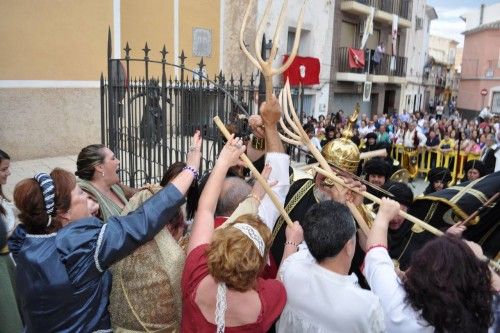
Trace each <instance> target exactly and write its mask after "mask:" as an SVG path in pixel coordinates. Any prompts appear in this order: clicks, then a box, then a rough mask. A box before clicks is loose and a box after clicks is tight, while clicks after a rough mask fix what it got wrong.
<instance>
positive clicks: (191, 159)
mask: <svg viewBox="0 0 500 333" xmlns="http://www.w3.org/2000/svg"><path fill="white" fill-rule="evenodd" d="M202 141H203V140H202V138H201V132H200V131H199V130H197V131H196V132H195V133H194V135H193V138H192V144H191V147H189V152H188V154H187V158H186V164H187V165H189V166H190V167H192V168H194V169H195V170H198V168H199V167H200V160H201V143H202Z"/></svg>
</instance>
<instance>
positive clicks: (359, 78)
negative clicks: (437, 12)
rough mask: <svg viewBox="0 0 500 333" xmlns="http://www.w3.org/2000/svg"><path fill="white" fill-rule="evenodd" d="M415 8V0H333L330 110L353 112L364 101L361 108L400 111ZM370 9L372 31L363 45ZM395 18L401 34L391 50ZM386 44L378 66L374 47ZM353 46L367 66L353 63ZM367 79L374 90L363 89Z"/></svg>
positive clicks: (367, 112) (364, 109) (365, 109)
mask: <svg viewBox="0 0 500 333" xmlns="http://www.w3.org/2000/svg"><path fill="white" fill-rule="evenodd" d="M412 6H413V5H412V1H407V0H337V1H336V2H335V20H334V34H335V37H334V39H333V45H332V49H333V51H332V68H331V69H332V81H333V85H332V86H331V92H330V103H329V106H330V111H332V112H336V111H338V110H339V109H342V110H344V111H346V112H347V113H350V111H351V110H352V109H353V108H354V105H355V104H356V103H357V102H360V106H361V111H362V112H363V113H366V114H381V113H383V112H388V113H393V112H396V111H398V109H399V106H400V100H401V98H402V96H401V88H402V85H404V84H405V83H406V74H407V65H408V58H407V56H406V52H407V50H406V45H407V43H406V40H407V36H408V33H411V30H410V29H411V28H412ZM372 8H373V34H372V35H371V36H370V37H369V38H368V40H367V41H366V44H365V45H364V46H363V45H361V44H362V39H363V35H364V27H365V24H367V17H368V16H369V15H370V14H371V13H372ZM396 22H397V24H396V26H397V29H394V30H395V31H394V34H395V36H397V38H396V39H395V41H396V45H395V48H394V51H395V52H394V53H393V47H392V46H393V40H394V39H393V36H392V32H393V31H392V30H393V29H392V27H393V25H394V23H396ZM382 42H383V43H384V44H385V53H384V54H383V56H382V58H381V61H380V63H379V64H378V65H376V66H374V65H373V62H372V60H373V59H374V54H375V50H376V49H377V46H378V45H379V44H380V43H382ZM362 46H363V47H362ZM350 49H358V50H359V49H361V52H362V53H363V54H364V59H365V61H364V66H362V67H361V68H353V67H352V66H351V65H350V62H349V53H350V52H351V54H352V51H350ZM391 58H392V59H391ZM391 62H392V65H393V66H392V67H391ZM351 64H352V62H351ZM365 82H370V83H371V93H370V92H369V89H367V90H364V88H365V87H366V85H365ZM363 93H364V94H365V95H367V96H365V97H369V101H365V102H363ZM365 100H366V98H365Z"/></svg>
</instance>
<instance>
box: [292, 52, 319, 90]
mask: <svg viewBox="0 0 500 333" xmlns="http://www.w3.org/2000/svg"><path fill="white" fill-rule="evenodd" d="M287 59H288V55H285V56H284V57H283V63H285V62H286V61H287ZM320 68H321V64H320V62H319V59H318V58H312V57H299V56H296V57H295V59H294V60H293V62H292V64H291V65H290V67H288V69H287V70H286V71H284V72H283V82H286V80H287V79H288V80H290V85H292V86H297V85H299V84H302V85H306V86H307V85H313V84H319V71H320Z"/></svg>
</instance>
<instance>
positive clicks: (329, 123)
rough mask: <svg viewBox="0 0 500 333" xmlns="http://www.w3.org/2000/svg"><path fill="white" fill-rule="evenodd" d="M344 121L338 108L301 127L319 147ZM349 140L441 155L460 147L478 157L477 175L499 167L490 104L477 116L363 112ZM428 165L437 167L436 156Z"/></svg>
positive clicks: (497, 131)
mask: <svg viewBox="0 0 500 333" xmlns="http://www.w3.org/2000/svg"><path fill="white" fill-rule="evenodd" d="M346 123H347V118H346V117H345V115H344V112H343V111H342V110H339V111H338V112H337V113H336V114H333V113H332V114H331V115H328V116H327V117H325V116H320V117H319V118H318V119H314V118H312V117H308V118H307V119H306V120H305V122H304V128H305V129H306V132H308V133H309V136H310V138H311V141H312V142H313V143H314V144H315V145H316V146H317V147H318V148H319V149H321V148H322V147H323V146H325V145H326V144H327V143H328V142H330V141H331V140H334V139H337V138H340V137H341V136H342V130H343V128H344V127H345V126H346ZM352 140H353V141H354V142H355V143H356V144H358V145H359V147H360V149H361V150H362V151H372V150H377V149H381V148H386V149H387V150H388V151H390V150H391V148H392V147H394V146H395V145H399V146H402V147H404V148H405V149H407V150H415V151H416V152H422V151H427V152H440V153H441V154H443V155H445V154H447V153H450V152H453V151H454V152H458V151H460V152H461V153H462V154H470V155H471V156H473V159H474V160H478V161H477V162H475V163H474V166H477V168H474V170H476V171H474V172H479V176H484V175H486V174H489V173H492V172H493V171H498V170H500V159H498V158H497V157H496V156H495V153H496V152H497V151H498V148H499V147H500V119H499V116H498V115H496V116H494V115H493V114H492V113H491V112H489V107H486V108H485V109H483V110H482V111H481V113H479V116H478V117H477V118H475V119H469V120H468V119H465V118H464V119H462V117H461V115H460V113H459V112H458V111H454V112H452V113H451V114H450V115H449V117H444V116H442V115H436V114H429V113H427V112H414V113H412V114H409V113H408V112H406V110H403V112H402V113H401V114H394V115H390V116H389V115H387V114H382V115H380V116H379V115H374V116H373V117H368V116H367V115H366V114H362V115H361V118H360V119H359V120H358V121H357V123H356V126H355V128H354V136H353V138H352ZM497 160H498V163H497ZM405 164H406V165H405V168H408V169H409V167H408V164H409V163H405ZM497 164H498V165H497ZM471 165H472V162H470V163H469V164H468V165H466V167H465V170H464V171H465V172H464V176H465V179H464V180H469V179H468V178H467V172H468V171H469V170H470V166H471ZM452 166H453V164H452V163H450V164H449V165H448V168H449V169H450V171H452V170H451V168H452ZM430 167H431V168H434V167H436V161H435V157H433V158H432V160H431V164H430Z"/></svg>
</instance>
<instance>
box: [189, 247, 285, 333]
mask: <svg viewBox="0 0 500 333" xmlns="http://www.w3.org/2000/svg"><path fill="white" fill-rule="evenodd" d="M207 247H208V244H203V245H200V246H198V247H197V248H195V249H193V250H192V251H191V253H189V255H188V257H187V258H186V264H185V266H184V271H183V273H182V303H183V304H182V324H181V332H185V333H188V332H189V333H191V332H199V333H202V332H207V333H214V332H215V331H216V330H217V326H216V325H214V324H212V323H210V322H208V321H207V320H206V319H205V317H204V316H203V313H202V312H201V310H200V308H199V307H198V305H197V304H196V302H195V296H196V290H197V289H198V285H199V283H200V282H201V280H203V279H204V278H205V277H206V276H207V275H209V272H208V265H207V256H206V251H207ZM256 291H257V293H258V294H259V298H260V302H261V313H260V315H259V317H258V319H257V321H256V322H255V323H252V324H246V325H242V326H235V327H227V326H226V330H225V332H228V333H236V332H267V331H268V330H269V328H270V327H271V325H272V324H273V323H274V321H275V320H276V319H277V318H278V317H279V315H280V314H281V312H282V311H283V308H284V307H285V303H286V292H285V287H283V284H282V283H281V282H280V281H278V280H274V279H272V280H264V279H262V278H259V279H258V281H257V288H256ZM241 306H244V304H242V305H241ZM228 310H230V309H228Z"/></svg>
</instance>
